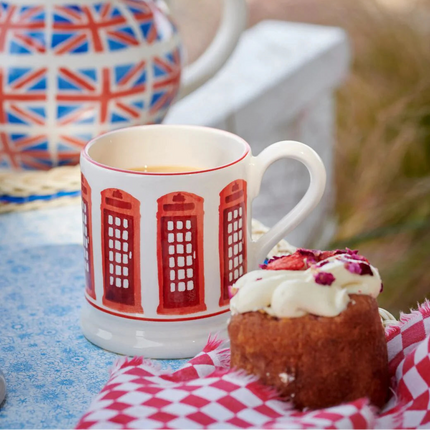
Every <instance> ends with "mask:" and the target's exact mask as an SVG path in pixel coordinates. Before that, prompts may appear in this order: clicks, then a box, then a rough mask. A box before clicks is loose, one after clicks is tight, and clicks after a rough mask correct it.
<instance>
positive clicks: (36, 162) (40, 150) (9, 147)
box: [0, 132, 53, 170]
mask: <svg viewBox="0 0 430 430" xmlns="http://www.w3.org/2000/svg"><path fill="white" fill-rule="evenodd" d="M52 165H53V163H52V159H51V155H50V153H49V152H48V139H47V137H46V136H45V135H33V134H32V135H29V134H28V133H26V134H25V133H4V132H0V168H7V169H29V170H34V169H36V170H47V169H49V168H51V167H52Z"/></svg>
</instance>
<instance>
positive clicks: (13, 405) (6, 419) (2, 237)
mask: <svg viewBox="0 0 430 430" xmlns="http://www.w3.org/2000/svg"><path fill="white" fill-rule="evenodd" d="M81 243H82V232H81V212H80V206H79V205H75V206H68V207H61V208H53V209H44V210H37V211H32V212H23V213H10V214H3V215H0V370H2V371H3V373H4V374H5V378H6V383H7V396H6V400H5V402H4V403H3V404H2V405H1V406H0V428H72V427H74V426H76V424H77V422H78V421H79V418H80V417H81V416H82V415H83V414H84V413H85V412H86V410H87V408H88V406H89V405H90V403H91V400H92V399H93V398H94V396H95V395H96V394H97V393H98V392H99V391H100V390H101V388H102V387H103V386H104V384H105V383H106V381H107V380H108V378H109V369H110V368H111V366H112V364H113V363H114V361H115V360H116V359H117V358H119V357H120V356H118V355H116V354H113V353H110V352H107V351H104V350H102V349H100V348H98V347H96V346H95V345H93V344H91V343H90V342H88V341H87V340H86V339H85V337H84V336H83V334H82V332H81V329H80V326H79V313H80V308H81V306H82V304H83V301H84V265H83V253H82V245H81ZM184 362H185V361H184V360H162V361H161V363H162V366H163V367H167V366H170V367H172V368H173V369H176V368H179V367H180V366H181V365H182V364H183V363H184Z"/></svg>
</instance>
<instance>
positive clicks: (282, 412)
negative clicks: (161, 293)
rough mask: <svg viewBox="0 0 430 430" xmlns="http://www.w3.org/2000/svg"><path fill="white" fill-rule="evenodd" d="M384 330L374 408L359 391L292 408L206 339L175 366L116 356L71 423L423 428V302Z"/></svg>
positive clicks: (426, 339)
mask: <svg viewBox="0 0 430 430" xmlns="http://www.w3.org/2000/svg"><path fill="white" fill-rule="evenodd" d="M386 336H387V342H388V354H389V361H390V371H391V374H392V377H393V380H392V383H393V391H394V393H395V395H394V396H393V397H392V399H391V400H390V402H389V403H388V405H387V406H386V407H385V408H384V410H383V411H382V413H380V414H377V412H376V410H375V408H373V407H372V406H370V405H369V404H368V401H367V400H366V399H359V400H356V401H355V402H351V403H347V404H343V405H340V406H336V407H333V408H327V409H320V410H315V411H307V412H298V411H296V410H294V409H293V408H292V407H291V405H290V404H288V403H285V402H282V401H280V400H278V399H277V398H276V394H275V393H274V392H273V391H272V390H270V389H268V388H267V387H265V386H263V385H261V384H260V383H259V382H258V381H257V380H256V379H255V378H253V377H250V376H247V375H244V374H243V373H240V372H235V371H232V370H230V369H229V367H228V366H229V354H230V351H229V349H228V348H223V347H222V345H221V342H220V341H217V340H214V339H212V340H209V342H208V344H207V345H206V347H205V349H204V350H203V351H202V352H201V353H200V354H199V355H197V356H196V357H195V358H193V359H192V360H190V361H189V362H188V363H187V364H186V365H185V366H184V367H182V368H181V369H180V370H178V371H176V372H169V371H162V370H160V368H159V367H157V366H156V365H154V364H153V363H152V362H151V361H149V360H144V359H142V358H133V359H122V360H120V361H119V362H118V363H117V364H116V366H115V368H114V369H113V371H112V374H111V377H110V379H109V381H108V383H107V384H106V386H105V387H104V388H103V390H102V391H101V392H100V393H99V395H98V396H97V397H96V399H95V400H94V401H93V403H92V404H91V406H90V409H89V411H88V412H87V413H86V414H85V415H84V416H83V417H82V418H81V420H80V422H79V424H78V425H77V428H172V429H181V428H344V429H346V428H429V427H430V302H426V303H425V304H424V305H422V306H420V307H419V309H418V311H413V312H412V313H411V314H408V315H403V316H402V317H401V324H400V325H399V326H398V327H391V328H389V329H387V332H386Z"/></svg>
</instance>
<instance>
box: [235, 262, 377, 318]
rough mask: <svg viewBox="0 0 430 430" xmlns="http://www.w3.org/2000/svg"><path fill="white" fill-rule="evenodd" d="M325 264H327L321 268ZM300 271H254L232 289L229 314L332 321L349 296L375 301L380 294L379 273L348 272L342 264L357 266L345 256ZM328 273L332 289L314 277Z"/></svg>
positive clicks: (342, 308) (372, 269)
mask: <svg viewBox="0 0 430 430" xmlns="http://www.w3.org/2000/svg"><path fill="white" fill-rule="evenodd" d="M324 262H327V263H325V264H324ZM324 262H322V263H323V264H322V265H321V263H319V264H315V265H312V266H311V267H310V268H309V269H307V270H303V271H296V270H255V271H253V272H249V273H247V274H246V275H244V276H242V277H241V278H240V279H239V280H238V281H237V282H236V284H235V285H234V286H233V288H234V289H237V290H238V291H237V293H236V295H235V296H234V297H233V298H232V299H231V300H230V309H231V312H232V314H233V315H234V314H240V313H245V312H252V311H258V310H263V311H265V312H266V313H268V314H269V315H273V316H276V317H279V318H296V317H301V316H303V315H306V314H313V315H319V316H323V317H334V316H336V315H339V314H340V313H341V312H342V311H344V310H345V309H346V307H347V306H348V303H349V302H350V300H351V299H350V297H349V294H367V295H369V296H372V297H375V298H376V297H377V296H378V295H379V292H380V290H381V277H380V276H379V272H378V270H377V269H376V268H375V267H373V266H370V265H369V266H370V269H371V271H372V275H369V274H368V275H360V274H357V273H352V272H351V271H350V270H348V269H347V267H346V265H345V263H352V264H354V263H355V264H357V263H360V261H357V260H355V259H353V258H351V257H350V256H349V255H348V254H340V255H335V256H333V257H330V258H328V259H327V260H324ZM319 273H321V274H322V275H321V276H326V275H324V273H331V274H332V275H333V276H334V281H333V282H332V283H331V285H321V284H319V283H317V282H316V281H315V278H316V276H317V275H318V274H319Z"/></svg>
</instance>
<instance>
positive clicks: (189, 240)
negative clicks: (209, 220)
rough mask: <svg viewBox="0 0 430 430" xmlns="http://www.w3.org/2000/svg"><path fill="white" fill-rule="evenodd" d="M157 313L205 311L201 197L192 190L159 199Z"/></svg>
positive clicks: (174, 313)
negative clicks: (158, 296) (158, 295)
mask: <svg viewBox="0 0 430 430" xmlns="http://www.w3.org/2000/svg"><path fill="white" fill-rule="evenodd" d="M157 202H158V212H157V223H158V226H157V228H158V234H157V236H158V237H157V247H158V249H157V254H158V255H157V257H158V286H159V294H160V304H159V306H158V309H157V313H159V314H172V315H183V314H190V313H194V312H202V311H205V310H206V305H205V301H204V298H205V297H204V291H205V289H204V267H203V198H202V197H199V196H197V195H195V194H192V193H186V192H179V193H171V194H167V195H165V196H163V197H161V198H160V199H158V201H157Z"/></svg>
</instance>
